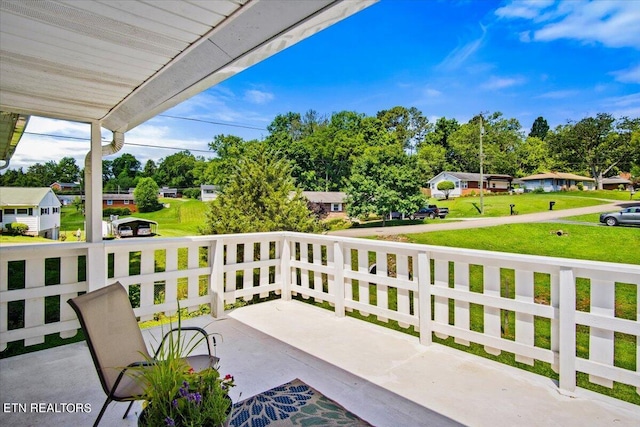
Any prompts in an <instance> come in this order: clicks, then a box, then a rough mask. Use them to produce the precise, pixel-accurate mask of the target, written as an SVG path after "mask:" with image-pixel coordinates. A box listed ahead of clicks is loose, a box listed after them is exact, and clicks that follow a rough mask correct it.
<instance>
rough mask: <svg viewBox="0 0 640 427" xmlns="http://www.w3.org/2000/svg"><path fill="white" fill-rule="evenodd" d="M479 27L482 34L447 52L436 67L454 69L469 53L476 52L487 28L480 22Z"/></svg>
mask: <svg viewBox="0 0 640 427" xmlns="http://www.w3.org/2000/svg"><path fill="white" fill-rule="evenodd" d="M480 28H481V29H482V35H481V36H480V37H478V38H476V39H474V40H471V41H470V42H468V43H466V44H464V45H461V46H458V47H456V48H455V49H454V50H452V51H451V52H449V54H448V55H447V57H446V58H444V60H443V61H442V62H441V63H440V64H438V65H437V68H439V69H441V70H455V69H457V68H459V67H460V66H461V65H462V64H463V63H464V62H465V61H466V60H467V59H468V58H469V57H470V56H471V55H473V54H474V53H475V52H477V51H478V49H480V47H481V46H482V43H483V42H484V38H485V36H486V34H487V29H486V28H485V27H484V26H483V25H482V24H480Z"/></svg>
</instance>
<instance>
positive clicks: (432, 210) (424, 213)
mask: <svg viewBox="0 0 640 427" xmlns="http://www.w3.org/2000/svg"><path fill="white" fill-rule="evenodd" d="M448 214H449V208H439V207H437V206H436V205H429V206H427V207H424V208H421V209H420V210H419V211H418V212H416V213H414V214H411V216H410V218H411V219H425V218H429V219H434V218H435V217H438V218H441V219H444V217H446V216H447V215H448Z"/></svg>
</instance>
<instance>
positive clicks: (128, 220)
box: [111, 216, 158, 227]
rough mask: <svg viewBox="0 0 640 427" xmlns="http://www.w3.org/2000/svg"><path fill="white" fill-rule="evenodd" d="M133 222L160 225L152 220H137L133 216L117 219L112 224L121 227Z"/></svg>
mask: <svg viewBox="0 0 640 427" xmlns="http://www.w3.org/2000/svg"><path fill="white" fill-rule="evenodd" d="M132 222H135V223H147V224H155V225H158V223H157V222H156V221H152V220H150V219H143V218H135V217H132V216H130V217H127V218H120V219H116V220H114V221H111V224H113V226H114V227H118V226H120V225H122V224H130V223H132Z"/></svg>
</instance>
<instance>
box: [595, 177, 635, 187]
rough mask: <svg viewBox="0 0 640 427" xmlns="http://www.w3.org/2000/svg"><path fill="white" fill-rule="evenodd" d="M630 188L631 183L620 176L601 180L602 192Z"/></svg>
mask: <svg viewBox="0 0 640 427" xmlns="http://www.w3.org/2000/svg"><path fill="white" fill-rule="evenodd" d="M620 186H622V187H620ZM632 187H633V186H632V183H631V181H630V180H628V179H627V178H624V177H622V176H620V175H616V176H612V177H610V178H602V189H603V190H620V189H622V190H629V189H631V188H632Z"/></svg>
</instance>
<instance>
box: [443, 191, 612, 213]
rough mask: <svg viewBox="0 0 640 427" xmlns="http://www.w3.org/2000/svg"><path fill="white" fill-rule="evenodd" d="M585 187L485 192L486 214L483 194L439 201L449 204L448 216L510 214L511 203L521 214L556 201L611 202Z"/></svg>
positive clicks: (562, 205)
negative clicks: (590, 193) (588, 194)
mask: <svg viewBox="0 0 640 427" xmlns="http://www.w3.org/2000/svg"><path fill="white" fill-rule="evenodd" d="M584 193H586V192H584V191H580V192H566V193H542V194H537V193H527V194H514V195H511V196H510V195H508V194H507V195H496V196H494V195H485V196H484V197H483V199H484V203H483V204H484V215H480V196H476V197H456V198H455V199H450V200H438V201H437V202H436V204H437V205H438V206H442V207H448V208H449V215H448V216H447V218H452V219H455V218H480V217H499V216H508V215H510V214H511V206H510V205H515V206H514V210H515V211H516V212H517V213H518V214H520V215H522V214H529V213H536V212H544V211H547V210H549V202H552V201H553V202H555V206H554V207H553V209H554V210H561V209H572V208H583V207H587V206H595V205H601V204H605V203H608V201H606V200H601V198H598V197H582V196H583V194H584Z"/></svg>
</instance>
